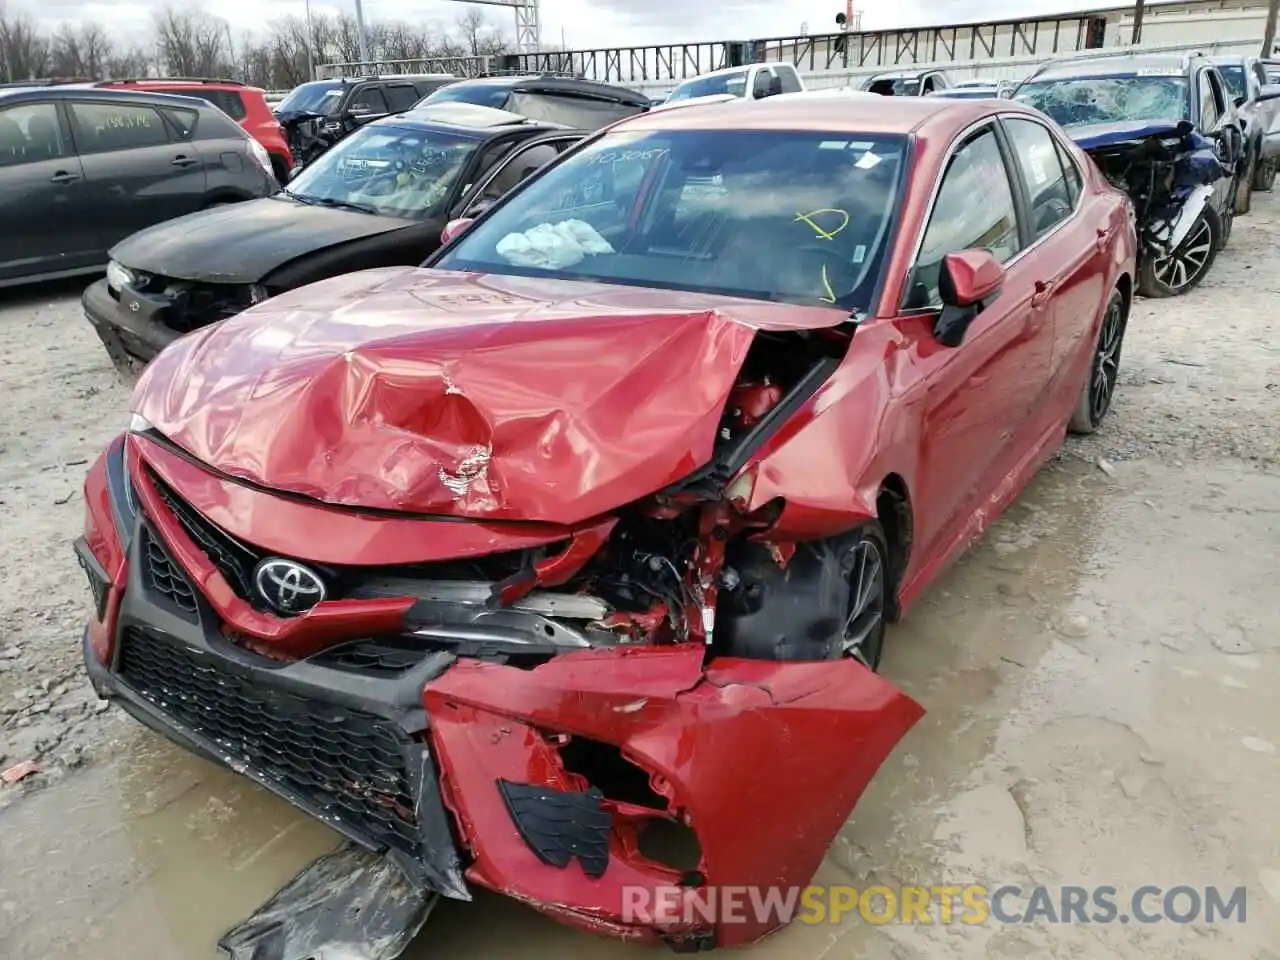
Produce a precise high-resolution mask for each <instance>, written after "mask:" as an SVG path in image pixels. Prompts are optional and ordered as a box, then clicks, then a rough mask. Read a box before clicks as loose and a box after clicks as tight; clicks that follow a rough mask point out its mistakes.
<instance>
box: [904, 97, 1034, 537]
mask: <svg viewBox="0 0 1280 960" xmlns="http://www.w3.org/2000/svg"><path fill="white" fill-rule="evenodd" d="M1015 162H1016V161H1015V160H1014V158H1012V157H1006V151H1005V148H1004V146H1003V143H1002V141H1001V138H1000V136H999V134H998V132H997V130H996V126H995V124H994V122H993V123H989V124H986V125H984V126H982V127H980V128H978V130H976V131H975V132H974V133H972V134H971V135H970V136H968V137H967V138H966V139H965V140H964V141H963V142H962V143H961V144H960V145H958V146H957V147H956V148H954V151H953V153H952V155H951V158H950V159H949V160H948V162H947V164H946V167H945V168H944V172H943V174H942V179H941V182H940V184H939V187H938V193H937V197H936V199H935V201H934V205H933V208H932V210H931V211H930V214H929V220H928V222H927V224H926V226H925V228H924V233H923V236H922V237H921V239H920V241H919V248H918V251H917V253H916V255H915V258H914V263H913V265H912V267H911V270H910V272H909V274H908V277H907V287H906V296H905V297H904V301H905V302H904V304H903V307H902V313H903V314H904V319H902V320H899V321H898V325H899V327H900V329H901V330H902V333H903V336H904V337H905V338H906V339H907V340H908V341H909V342H910V343H911V344H912V346H911V347H910V349H911V351H912V353H913V354H914V358H913V363H914V365H915V366H916V367H917V368H918V369H919V370H920V371H921V375H922V379H923V380H924V384H925V389H924V396H923V397H922V402H923V410H922V416H923V434H922V437H921V445H920V459H919V463H918V472H917V478H916V485H917V488H918V489H919V493H920V495H919V496H918V497H917V498H916V500H917V504H918V507H917V512H916V523H917V530H918V533H919V537H920V541H919V542H920V543H921V545H922V547H923V549H921V550H920V551H919V554H918V555H919V556H929V555H932V554H933V553H934V551H936V550H942V551H944V552H945V553H947V554H948V555H951V554H952V553H953V552H954V551H955V550H957V549H959V548H960V547H961V546H962V545H963V544H964V543H965V542H966V539H965V536H964V534H965V532H966V531H967V530H968V529H969V526H970V520H971V518H972V517H974V515H975V512H976V511H981V510H982V509H984V507H985V505H986V504H987V503H988V502H989V501H990V500H991V499H992V497H993V494H994V492H995V490H996V488H997V487H998V486H999V484H1000V482H1001V481H1002V480H1003V479H1004V476H1005V475H1006V473H1007V471H1008V469H1009V465H1010V464H1013V463H1016V462H1017V460H1018V458H1019V457H1020V456H1021V455H1022V454H1023V452H1024V450H1025V448H1026V447H1027V445H1028V443H1029V438H1028V435H1027V432H1026V428H1027V424H1028V421H1029V418H1030V410H1031V407H1032V406H1033V404H1034V403H1035V401H1036V399H1037V397H1038V395H1039V393H1040V391H1041V390H1042V389H1043V386H1044V382H1045V380H1046V378H1047V376H1048V356H1047V353H1046V352H1045V350H1044V343H1045V337H1047V336H1048V335H1049V332H1050V330H1049V329H1046V327H1045V323H1046V319H1047V313H1046V311H1045V309H1044V306H1045V305H1046V304H1045V303H1038V302H1037V301H1038V300H1044V299H1046V298H1043V297H1037V290H1036V281H1037V280H1039V279H1041V277H1040V267H1041V263H1040V261H1039V257H1038V255H1037V251H1036V250H1029V249H1026V247H1027V240H1028V236H1027V230H1026V225H1025V224H1024V223H1021V222H1020V218H1019V215H1018V205H1017V203H1016V202H1015V199H1014V198H1015V196H1016V195H1017V188H1016V187H1015V183H1016V181H1014V180H1012V177H1011V173H1012V176H1018V175H1019V174H1018V173H1017V169H1016V167H1014V166H1013V163H1015ZM972 248H986V249H989V250H990V251H991V252H992V254H993V255H994V256H995V257H996V259H997V260H998V261H1000V262H1001V263H1002V264H1003V265H1004V267H1005V270H1006V271H1007V273H1006V276H1005V282H1004V287H1003V289H1002V290H1001V292H1000V294H999V295H998V296H997V297H996V298H995V299H994V300H993V301H992V302H991V303H990V304H989V305H988V306H987V307H986V308H985V309H984V310H983V311H982V312H981V313H979V314H978V315H977V317H976V318H974V321H973V323H972V325H971V326H970V327H969V330H968V333H967V335H966V336H965V339H964V341H963V342H962V343H961V344H960V345H959V346H958V347H945V346H942V345H941V344H939V343H938V341H937V340H936V339H935V338H934V335H933V325H934V322H935V320H936V319H937V316H938V312H939V310H940V308H941V306H942V299H941V297H940V295H939V291H938V281H939V277H940V274H941V267H942V258H943V257H944V256H946V254H948V253H953V252H955V251H958V250H965V249H972Z"/></svg>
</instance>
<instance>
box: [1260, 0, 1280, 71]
mask: <svg viewBox="0 0 1280 960" xmlns="http://www.w3.org/2000/svg"><path fill="white" fill-rule="evenodd" d="M1277 11H1280V0H1271V2H1270V3H1268V4H1267V26H1266V29H1264V30H1263V31H1262V56H1263V57H1270V56H1271V48H1272V47H1274V46H1275V44H1276V12H1277Z"/></svg>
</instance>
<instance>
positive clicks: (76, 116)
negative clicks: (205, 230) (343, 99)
mask: <svg viewBox="0 0 1280 960" xmlns="http://www.w3.org/2000/svg"><path fill="white" fill-rule="evenodd" d="M277 189H279V187H278V185H277V183H276V178H275V174H274V173H273V172H272V170H271V158H270V156H269V155H268V154H267V151H266V149H265V148H264V147H263V146H262V145H261V144H260V143H258V141H256V140H254V139H253V138H252V137H250V136H249V134H248V133H246V132H245V130H244V128H243V127H241V126H240V125H239V124H238V123H236V122H235V121H234V120H232V119H231V118H230V117H228V116H227V115H226V114H225V113H223V112H222V111H221V110H219V109H218V108H217V107H214V106H213V105H212V104H210V103H208V102H207V101H204V100H199V99H196V98H193V97H183V96H175V95H172V94H162V93H145V92H137V91H132V90H115V89H102V88H97V87H93V86H90V85H88V84H77V83H66V84H48V85H44V86H28V87H20V86H8V87H5V88H3V89H0V287H3V286H12V285H14V284H18V283H27V282H31V281H35V280H48V279H54V278H57V277H69V276H75V275H77V274H90V273H98V272H101V271H102V270H104V269H105V268H106V265H107V259H108V257H107V251H108V250H110V249H111V247H113V246H115V244H116V243H118V242H119V241H121V240H123V239H124V238H125V237H127V236H129V235H130V234H133V233H136V232H137V231H139V230H142V229H143V228H145V227H150V226H153V225H154V224H157V223H160V222H162V221H165V220H170V219H172V218H174V217H180V216H183V215H184V214H188V213H193V212H195V211H196V210H201V209H204V208H206V207H212V206H217V205H219V204H224V203H233V202H235V201H237V200H249V199H253V198H255V197H265V196H269V195H270V194H272V193H274V192H275V191H276V190H277Z"/></svg>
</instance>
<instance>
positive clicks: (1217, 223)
mask: <svg viewBox="0 0 1280 960" xmlns="http://www.w3.org/2000/svg"><path fill="white" fill-rule="evenodd" d="M1228 215H1229V213H1228ZM1222 236H1223V231H1222V220H1221V219H1220V218H1219V217H1218V213H1217V211H1216V210H1214V209H1213V208H1212V207H1209V206H1206V207H1205V208H1204V209H1203V210H1202V211H1200V215H1199V216H1198V217H1196V221H1195V223H1193V224H1192V225H1191V230H1190V232H1188V233H1187V237H1186V239H1185V240H1183V241H1182V243H1181V245H1180V246H1179V247H1178V249H1177V250H1174V251H1173V252H1172V253H1170V254H1169V255H1167V256H1144V257H1143V258H1142V263H1141V264H1139V266H1138V292H1139V293H1140V294H1142V295H1143V296H1144V297H1177V296H1181V295H1182V294H1184V293H1186V292H1187V291H1188V290H1190V289H1192V288H1193V287H1195V286H1196V285H1197V284H1199V283H1200V281H1201V280H1203V279H1204V278H1205V276H1206V275H1207V274H1208V273H1209V268H1210V267H1212V266H1213V261H1214V259H1215V258H1216V257H1217V255H1218V249H1219V248H1220V247H1221V246H1222V243H1223V240H1222Z"/></svg>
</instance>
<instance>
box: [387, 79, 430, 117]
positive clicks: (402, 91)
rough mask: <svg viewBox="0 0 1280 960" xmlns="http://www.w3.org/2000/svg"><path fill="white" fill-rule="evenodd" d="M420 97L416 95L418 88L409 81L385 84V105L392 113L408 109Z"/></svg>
mask: <svg viewBox="0 0 1280 960" xmlns="http://www.w3.org/2000/svg"><path fill="white" fill-rule="evenodd" d="M421 99H422V98H421V97H420V96H418V88H417V87H415V86H414V85H413V84H411V83H389V84H387V106H388V107H390V108H391V112H392V113H401V112H402V111H404V110H409V109H411V108H412V107H413V105H414V104H415V103H417V102H418V101H419V100H421Z"/></svg>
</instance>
